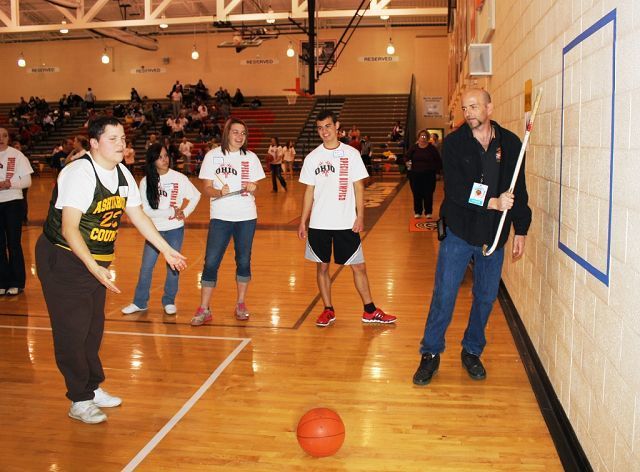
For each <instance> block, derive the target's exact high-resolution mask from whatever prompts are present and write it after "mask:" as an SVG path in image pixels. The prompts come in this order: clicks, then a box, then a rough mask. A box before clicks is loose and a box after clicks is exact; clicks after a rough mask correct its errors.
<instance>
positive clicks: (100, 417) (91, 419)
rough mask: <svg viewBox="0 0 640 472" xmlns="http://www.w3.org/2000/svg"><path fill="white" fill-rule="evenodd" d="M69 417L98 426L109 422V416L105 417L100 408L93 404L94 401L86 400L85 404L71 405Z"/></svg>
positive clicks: (76, 403) (74, 403)
mask: <svg viewBox="0 0 640 472" xmlns="http://www.w3.org/2000/svg"><path fill="white" fill-rule="evenodd" d="M69 416H70V417H71V418H73V419H75V420H80V421H82V422H83V423H89V424H96V423H102V422H103V421H107V415H105V414H104V413H103V412H102V410H101V409H100V408H98V406H97V405H96V404H95V403H93V400H85V401H83V402H73V403H71V408H69Z"/></svg>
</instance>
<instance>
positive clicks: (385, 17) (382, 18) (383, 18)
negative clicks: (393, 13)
mask: <svg viewBox="0 0 640 472" xmlns="http://www.w3.org/2000/svg"><path fill="white" fill-rule="evenodd" d="M380 19H381V20H382V21H387V20H388V19H389V15H387V14H384V15H380Z"/></svg>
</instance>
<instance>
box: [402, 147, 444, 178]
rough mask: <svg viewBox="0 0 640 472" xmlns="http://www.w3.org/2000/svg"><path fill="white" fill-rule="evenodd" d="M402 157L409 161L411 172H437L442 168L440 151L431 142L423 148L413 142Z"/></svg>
mask: <svg viewBox="0 0 640 472" xmlns="http://www.w3.org/2000/svg"><path fill="white" fill-rule="evenodd" d="M404 158H405V161H411V172H416V173H419V172H438V171H439V170H440V169H442V160H441V159H440V153H439V152H438V150H437V149H436V147H435V146H434V145H433V144H431V143H429V144H428V145H427V147H424V148H421V147H420V146H418V145H417V144H414V145H413V146H411V147H410V148H409V150H408V151H407V153H406V154H405V156H404Z"/></svg>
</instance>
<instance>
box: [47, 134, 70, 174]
mask: <svg viewBox="0 0 640 472" xmlns="http://www.w3.org/2000/svg"><path fill="white" fill-rule="evenodd" d="M73 141H74V140H73V138H67V139H65V140H64V141H63V143H62V146H60V147H59V148H57V149H58V150H57V151H56V152H54V154H53V155H52V156H51V168H52V169H53V171H54V173H55V174H56V175H58V172H60V169H62V163H63V162H65V160H66V159H67V157H68V156H69V154H71V153H72V152H73Z"/></svg>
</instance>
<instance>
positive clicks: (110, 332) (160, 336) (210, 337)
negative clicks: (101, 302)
mask: <svg viewBox="0 0 640 472" xmlns="http://www.w3.org/2000/svg"><path fill="white" fill-rule="evenodd" d="M107 321H108V320H107ZM0 328H6V329H33V330H36V331H51V328H47V327H39V326H11V325H0ZM104 333H105V334H122V335H124V336H150V337H158V338H182V339H214V340H219V341H245V340H251V338H227V337H223V336H195V335H192V334H163V333H139V332H136V331H106V330H105V331H104Z"/></svg>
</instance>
